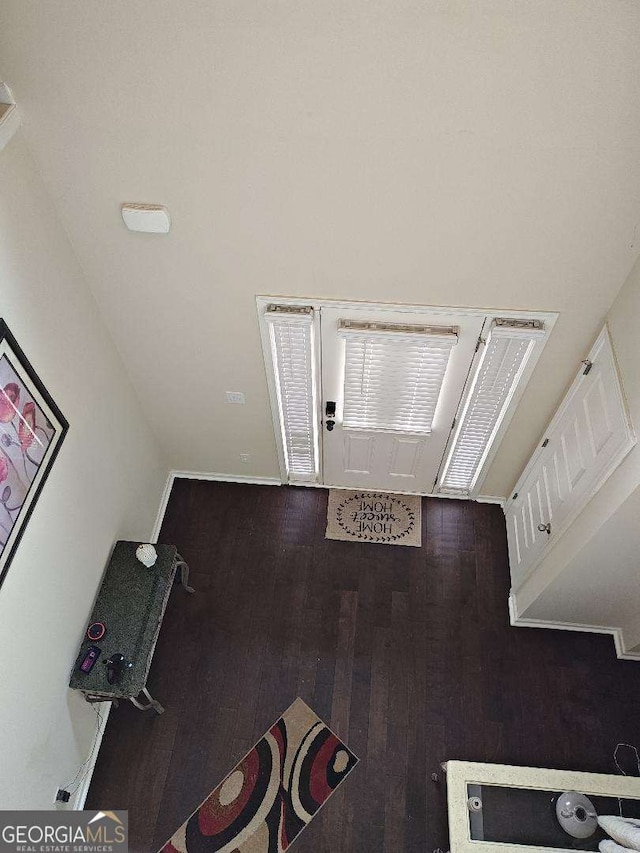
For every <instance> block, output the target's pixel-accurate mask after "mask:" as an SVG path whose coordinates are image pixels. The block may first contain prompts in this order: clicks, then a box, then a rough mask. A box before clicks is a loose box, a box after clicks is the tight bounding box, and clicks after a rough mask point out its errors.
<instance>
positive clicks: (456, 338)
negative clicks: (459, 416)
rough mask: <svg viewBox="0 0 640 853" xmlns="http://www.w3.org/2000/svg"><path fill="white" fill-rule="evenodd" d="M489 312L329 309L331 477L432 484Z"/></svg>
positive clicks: (381, 484)
mask: <svg viewBox="0 0 640 853" xmlns="http://www.w3.org/2000/svg"><path fill="white" fill-rule="evenodd" d="M484 320H485V317H484V316H480V315H473V314H457V313H455V312H452V311H450V310H449V311H443V312H439V311H437V310H430V311H424V312H422V311H416V312H414V311H412V312H411V313H407V312H400V311H391V310H386V309H381V310H374V309H371V308H367V309H363V308H327V307H322V309H321V329H322V332H321V335H322V401H321V403H322V417H323V424H322V428H323V436H322V453H323V479H324V483H325V485H327V486H345V487H349V488H356V489H357V488H366V489H370V490H380V491H393V492H403V491H407V492H422V493H425V492H426V493H429V492H432V491H433V487H434V484H435V481H436V478H437V475H438V470H439V468H440V464H441V462H442V457H443V454H444V451H445V448H446V445H447V440H448V438H449V435H450V432H451V429H452V426H453V421H454V418H455V415H456V411H457V408H458V404H459V402H460V398H461V396H462V392H463V389H464V385H465V382H466V379H467V376H468V374H469V370H470V368H471V364H472V361H473V357H474V354H475V351H476V347H477V343H478V339H479V337H480V333H481V331H482V327H483V323H484Z"/></svg>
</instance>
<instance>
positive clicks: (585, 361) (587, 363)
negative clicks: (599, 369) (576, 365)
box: [582, 358, 593, 376]
mask: <svg viewBox="0 0 640 853" xmlns="http://www.w3.org/2000/svg"><path fill="white" fill-rule="evenodd" d="M582 364H584V370H583V371H582V375H583V376H586V375H587V373H588V372H589V371H590V370H591V368H592V367H593V362H592V361H591V359H590V358H583V359H582Z"/></svg>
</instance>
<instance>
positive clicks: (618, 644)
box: [509, 593, 640, 661]
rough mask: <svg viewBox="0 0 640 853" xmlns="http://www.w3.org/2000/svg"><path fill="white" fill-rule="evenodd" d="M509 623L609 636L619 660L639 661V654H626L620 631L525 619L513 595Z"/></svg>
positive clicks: (517, 625)
mask: <svg viewBox="0 0 640 853" xmlns="http://www.w3.org/2000/svg"><path fill="white" fill-rule="evenodd" d="M509 622H510V623H511V625H512V626H513V627H514V628H546V629H547V630H550V631H580V632H582V633H586V634H610V635H611V637H612V638H613V642H614V645H615V648H616V656H617V657H619V658H620V659H621V660H636V661H640V653H634V652H628V651H627V650H626V649H625V646H624V636H623V633H622V629H620V628H611V627H609V626H605V625H584V624H582V623H578V622H550V621H548V620H547V619H527V618H523V617H522V616H519V615H518V610H517V605H516V600H515V597H514V594H513V593H511V594H510V595H509Z"/></svg>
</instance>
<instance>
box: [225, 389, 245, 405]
mask: <svg viewBox="0 0 640 853" xmlns="http://www.w3.org/2000/svg"><path fill="white" fill-rule="evenodd" d="M225 396H226V398H227V403H235V404H236V405H239V406H244V394H243V393H242V391H227V392H226V395H225Z"/></svg>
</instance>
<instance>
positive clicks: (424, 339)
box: [339, 320, 458, 433]
mask: <svg viewBox="0 0 640 853" xmlns="http://www.w3.org/2000/svg"><path fill="white" fill-rule="evenodd" d="M339 334H340V335H341V337H343V338H344V342H345V370H344V403H343V405H344V413H343V425H344V427H345V428H347V429H348V428H352V429H367V430H398V431H400V432H409V433H429V432H431V425H432V423H433V418H434V415H435V412H436V407H437V405H438V399H439V397H440V391H441V389H442V385H443V382H444V377H445V374H446V370H447V364H448V363H449V357H450V355H451V350H452V348H453V347H454V346H455V344H456V342H457V340H458V335H457V330H456V329H455V328H437V327H430V326H410V325H400V324H391V323H388V324H384V323H368V324H367V323H354V322H351V321H349V320H345V321H343V322H342V323H341V324H340V327H339Z"/></svg>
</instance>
